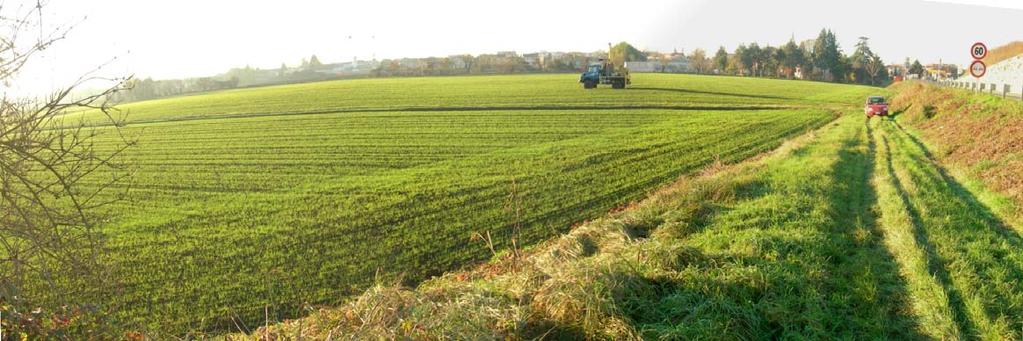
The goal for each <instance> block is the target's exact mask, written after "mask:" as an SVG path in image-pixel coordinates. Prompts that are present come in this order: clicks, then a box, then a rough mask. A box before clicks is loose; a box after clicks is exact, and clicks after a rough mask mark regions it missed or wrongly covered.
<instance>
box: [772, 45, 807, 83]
mask: <svg viewBox="0 0 1023 341" xmlns="http://www.w3.org/2000/svg"><path fill="white" fill-rule="evenodd" d="M777 59H778V63H779V64H780V66H781V67H782V69H784V70H783V72H784V73H785V77H789V78H791V77H792V75H793V74H794V73H795V72H796V68H798V67H804V66H806V56H805V55H804V54H803V49H801V48H799V45H796V41H795V40H789V42H788V43H785V45H783V46H782V47H781V48H779V49H778V53H777Z"/></svg>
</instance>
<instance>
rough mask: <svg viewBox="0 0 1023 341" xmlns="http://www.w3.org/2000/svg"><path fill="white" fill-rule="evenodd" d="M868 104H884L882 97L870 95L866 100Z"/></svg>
mask: <svg viewBox="0 0 1023 341" xmlns="http://www.w3.org/2000/svg"><path fill="white" fill-rule="evenodd" d="M867 103H869V104H884V97H871V98H870V99H868V100H867Z"/></svg>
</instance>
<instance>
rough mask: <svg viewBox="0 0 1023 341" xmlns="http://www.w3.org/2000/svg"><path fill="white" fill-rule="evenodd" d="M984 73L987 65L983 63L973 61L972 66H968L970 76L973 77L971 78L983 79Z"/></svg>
mask: <svg viewBox="0 0 1023 341" xmlns="http://www.w3.org/2000/svg"><path fill="white" fill-rule="evenodd" d="M985 73H987V65H985V64H984V62H982V61H979V60H974V61H973V64H970V75H973V77H976V78H980V77H984V74H985Z"/></svg>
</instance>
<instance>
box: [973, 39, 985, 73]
mask: <svg viewBox="0 0 1023 341" xmlns="http://www.w3.org/2000/svg"><path fill="white" fill-rule="evenodd" d="M970 56H971V57H973V63H972V64H970V75H971V76H973V77H974V78H980V77H984V74H986V73H987V64H984V61H983V59H984V57H987V45H984V43H981V42H976V43H973V46H970Z"/></svg>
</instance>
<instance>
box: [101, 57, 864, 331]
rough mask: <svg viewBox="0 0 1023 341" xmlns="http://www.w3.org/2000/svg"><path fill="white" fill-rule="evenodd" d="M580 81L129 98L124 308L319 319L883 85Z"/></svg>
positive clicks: (751, 150)
mask: <svg viewBox="0 0 1023 341" xmlns="http://www.w3.org/2000/svg"><path fill="white" fill-rule="evenodd" d="M576 78H577V76H576V75H529V76H488V77H445V78H409V79H400V78H399V79H369V80H350V81H335V82H324V83H311V84H301V85H286V86H277V87H267V88H253V89H242V90H231V91H223V92H216V93H210V94H199V95H192V96H182V97H175V98H168V99H162V100H156V101H149V102H141V103H131V104H126V105H123V106H122V107H121V108H122V109H123V110H125V112H127V113H128V115H129V116H128V118H129V124H128V125H127V126H126V128H125V132H126V133H128V134H130V135H135V136H138V146H137V147H135V148H133V149H132V150H131V152H130V153H129V154H128V155H127V156H126V159H127V160H128V161H130V162H132V163H133V164H134V165H135V166H136V167H137V173H136V176H135V177H134V183H133V185H132V189H131V192H130V193H131V195H130V199H131V200H130V201H125V202H119V203H117V204H115V205H114V206H112V207H109V210H110V211H111V212H113V213H114V214H115V216H114V217H113V218H112V220H111V221H110V222H109V223H108V224H106V225H105V226H103V231H104V232H105V233H106V234H107V235H108V236H109V245H110V248H111V255H112V256H111V257H112V258H113V259H115V260H116V263H117V264H118V271H119V273H118V275H119V276H120V277H122V278H124V286H123V290H122V292H119V293H117V294H116V295H114V296H113V297H110V298H106V299H107V300H109V301H110V302H116V304H117V305H119V306H123V307H125V308H124V309H123V310H122V311H121V314H122V317H123V318H124V321H126V323H128V324H140V325H141V326H143V327H144V328H146V329H154V330H161V331H169V332H172V333H181V332H184V331H187V330H233V329H236V328H237V325H238V324H244V325H247V326H253V325H258V324H261V323H263V322H264V321H265V319H266V318H267V316H269V318H270V319H272V320H276V319H280V318H287V317H295V316H301V315H303V314H304V313H303V311H302V310H300V308H301V307H302V306H303V304H334V303H338V302H341V301H343V300H345V299H346V298H347V297H349V296H350V295H353V294H357V293H360V292H362V290H364V289H365V288H366V287H368V286H369V285H370V284H372V283H374V282H375V281H380V280H383V281H392V280H394V279H396V278H401V279H403V280H404V281H406V282H408V283H415V282H418V281H420V280H423V279H426V278H428V277H429V276H432V275H437V274H441V273H443V272H444V271H449V270H453V269H457V268H459V267H461V266H465V265H468V264H471V263H473V262H477V261H481V260H486V259H488V258H490V257H491V254H490V251H489V249H488V247H487V245H486V243H484V242H483V241H478V240H477V241H473V238H472V237H473V235H474V234H476V233H479V234H483V235H486V234H487V233H488V232H489V234H490V236H491V238H492V241H493V242H494V244H495V247H497V248H499V249H506V248H507V247H509V246H510V245H511V242H512V240H515V241H516V242H517V243H518V245H531V244H533V243H535V242H537V241H541V240H545V239H547V238H550V237H552V236H555V235H557V234H559V233H562V232H565V231H567V230H569V229H570V227H571V226H573V224H576V223H579V222H582V221H585V220H587V219H592V218H594V217H598V216H600V215H602V214H603V213H604V212H606V211H607V210H609V209H612V208H615V207H617V206H620V205H622V204H625V203H628V202H630V201H633V200H636V199H640V198H642V197H644V196H645V195H646V194H647V193H648V192H649V191H651V190H653V189H655V188H657V187H659V186H661V185H664V184H666V183H669V182H671V181H673V180H675V179H676V178H678V177H679V176H681V175H685V174H688V173H691V172H694V171H696V170H698V169H701V168H702V167H704V166H706V165H708V164H711V163H714V162H716V161H720V162H725V163H731V162H737V161H740V160H743V159H746V158H749V157H751V156H755V155H757V154H759V153H762V152H765V151H768V150H771V149H773V148H775V147H777V146H778V145H779V144H780V143H781V142H782V141H783V140H785V139H786V138H790V137H793V136H797V135H801V134H803V133H805V132H807V131H809V130H812V129H815V128H818V127H821V126H823V125H825V124H827V123H828V122H831V121H832V120H834V119H835V117H836V113H835V112H834V111H832V110H831V109H829V108H831V107H834V106H841V105H848V104H849V103H858V102H859V101H860V100H861V99H862V97H863V96H865V95H866V94H869V93H872V92H876V91H877V89H875V88H867V87H857V86H847V85H835V84H826V83H813V82H795V81H779V80H763V79H741V78H727V77H699V76H683V75H654V74H650V75H647V74H639V75H636V76H635V78H634V80H633V82H634V84H633V89H629V90H624V91H621V90H611V89H603V88H602V89H598V90H589V91H586V90H583V89H581V87H580V86H579V85H578V84H577V83H576ZM86 115H92V114H89V113H87V114H86ZM103 139H105V140H103ZM113 141H115V139H114V138H113V136H112V135H110V134H108V135H106V136H105V137H101V141H100V147H99V148H100V149H103V148H108V147H106V146H105V145H104V143H106V144H109V145H110V146H112V143H113ZM103 176H105V175H104V174H97V177H103Z"/></svg>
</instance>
